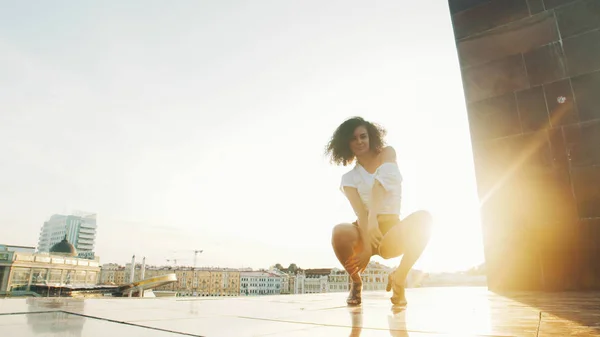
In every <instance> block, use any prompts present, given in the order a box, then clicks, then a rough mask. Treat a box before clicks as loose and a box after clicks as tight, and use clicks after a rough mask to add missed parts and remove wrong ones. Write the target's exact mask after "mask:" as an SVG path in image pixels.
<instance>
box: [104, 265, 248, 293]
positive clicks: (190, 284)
mask: <svg viewBox="0 0 600 337" xmlns="http://www.w3.org/2000/svg"><path fill="white" fill-rule="evenodd" d="M143 270H144V272H143V273H144V275H143V278H144V279H147V278H152V277H156V276H163V275H168V274H175V275H176V277H177V281H176V282H173V283H170V284H167V285H164V286H160V287H157V288H156V289H155V292H156V293H161V292H171V293H174V294H176V295H177V296H239V294H240V271H239V270H236V269H225V268H192V267H165V266H161V267H156V266H144V268H143ZM130 280H131V264H127V265H125V266H121V265H118V264H114V263H108V264H104V265H102V271H101V273H100V283H101V284H107V285H108V284H117V285H120V284H125V283H129V281H130ZM133 280H134V281H140V280H142V265H141V264H136V265H135V271H134V277H133Z"/></svg>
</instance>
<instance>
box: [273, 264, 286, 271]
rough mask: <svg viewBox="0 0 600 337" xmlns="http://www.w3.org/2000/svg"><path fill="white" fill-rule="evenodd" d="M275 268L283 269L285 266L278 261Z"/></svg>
mask: <svg viewBox="0 0 600 337" xmlns="http://www.w3.org/2000/svg"><path fill="white" fill-rule="evenodd" d="M275 269H277V270H283V269H284V268H283V266H282V265H281V264H280V263H276V264H275Z"/></svg>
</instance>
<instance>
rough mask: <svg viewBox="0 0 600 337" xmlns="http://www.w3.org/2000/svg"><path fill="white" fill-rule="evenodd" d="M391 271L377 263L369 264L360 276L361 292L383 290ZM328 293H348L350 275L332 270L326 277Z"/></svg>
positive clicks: (338, 270)
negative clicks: (361, 281)
mask: <svg viewBox="0 0 600 337" xmlns="http://www.w3.org/2000/svg"><path fill="white" fill-rule="evenodd" d="M392 271H393V269H392V268H389V267H386V266H384V265H382V264H379V263H377V262H371V263H369V265H368V266H367V268H366V269H365V271H364V272H363V273H362V274H361V277H362V280H363V290H367V291H368V290H385V287H386V286H387V281H388V275H389V274H390V273H391V272H392ZM328 286H329V292H346V291H350V275H348V273H347V272H346V271H345V270H340V269H333V270H331V273H330V274H329V277H328Z"/></svg>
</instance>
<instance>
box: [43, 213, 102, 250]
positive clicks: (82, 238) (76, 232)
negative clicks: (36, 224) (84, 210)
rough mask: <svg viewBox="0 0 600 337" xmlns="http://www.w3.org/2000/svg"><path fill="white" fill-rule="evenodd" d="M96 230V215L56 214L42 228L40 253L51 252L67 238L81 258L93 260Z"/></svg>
mask: <svg viewBox="0 0 600 337" xmlns="http://www.w3.org/2000/svg"><path fill="white" fill-rule="evenodd" d="M96 228H97V226H96V214H77V215H60V214H54V215H53V216H51V217H50V219H49V220H48V221H46V222H44V226H42V230H41V233H40V240H39V243H38V252H49V251H50V248H51V247H52V246H53V245H55V244H56V243H58V242H60V241H62V240H63V239H64V238H65V237H66V238H67V241H69V242H70V243H71V244H73V246H75V248H76V249H77V253H78V256H79V257H80V258H84V259H91V260H93V259H94V257H95V256H94V244H95V242H96Z"/></svg>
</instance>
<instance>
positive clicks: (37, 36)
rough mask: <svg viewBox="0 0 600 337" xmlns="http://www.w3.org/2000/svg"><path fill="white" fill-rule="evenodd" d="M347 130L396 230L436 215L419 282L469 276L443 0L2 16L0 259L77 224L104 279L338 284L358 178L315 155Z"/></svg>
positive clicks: (458, 112) (61, 5) (466, 157)
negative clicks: (156, 270)
mask: <svg viewBox="0 0 600 337" xmlns="http://www.w3.org/2000/svg"><path fill="white" fill-rule="evenodd" d="M356 115H359V116H362V117H364V118H366V119H368V120H370V121H373V122H377V123H379V124H381V125H382V126H384V127H385V128H386V129H387V131H388V137H387V143H388V144H389V145H391V146H393V147H394V148H395V149H396V152H397V154H398V164H399V166H400V169H401V171H402V174H403V176H404V185H403V205H402V216H406V215H408V214H410V213H411V212H413V211H416V210H419V209H426V210H429V211H430V212H431V213H432V215H433V216H434V219H435V230H434V235H433V238H432V241H431V243H430V245H429V246H428V248H427V250H426V252H425V254H424V255H423V257H422V258H421V260H419V261H418V263H417V265H416V266H415V267H416V268H420V269H423V270H428V271H454V270H460V269H466V268H469V267H471V266H474V265H476V264H479V263H482V262H483V249H482V242H481V241H482V237H481V229H480V223H479V201H478V199H477V193H476V184H475V178H474V169H473V158H472V152H471V145H470V136H469V132H468V124H467V115H466V108H465V103H464V96H463V90H462V83H461V78H460V71H459V66H458V59H457V54H456V49H455V42H454V37H453V33H452V26H451V21H450V15H449V11H448V8H447V4H446V3H445V2H444V1H437V0H435V1H434V0H423V1H419V2H410V5H406V3H405V2H402V1H391V0H389V1H386V0H382V1H376V2H364V1H356V0H350V1H326V2H323V1H315V0H306V1H295V2H291V1H277V0H270V1H267V0H260V1H237V0H222V1H192V0H189V1H188V0H182V1H177V2H165V1H153V0H143V1H142V0H128V1H113V2H108V1H103V2H99V1H97V2H72V1H52V2H47V1H39V0H38V1H28V2H20V1H0V154H1V155H0V228H2V235H1V240H2V241H3V242H2V243H6V244H13V245H31V246H35V245H37V240H38V236H39V231H40V228H41V226H42V225H43V223H44V221H45V220H47V219H48V218H49V217H50V216H51V215H52V214H65V213H71V212H74V211H84V212H92V213H96V214H97V219H98V232H97V240H96V254H97V255H98V256H100V261H101V263H108V262H117V263H126V262H128V261H129V260H130V259H131V256H132V255H133V254H135V255H136V256H137V257H138V259H140V258H141V257H142V256H145V257H146V259H147V263H149V264H156V265H162V264H173V262H172V261H169V262H167V259H169V260H175V259H177V260H178V262H177V263H178V265H191V264H193V257H194V252H193V251H194V250H203V253H202V254H200V255H199V256H198V266H220V267H232V268H239V267H251V268H266V267H269V266H271V265H273V264H275V263H281V264H282V265H285V266H287V265H289V264H290V263H296V264H297V265H298V266H299V267H301V268H319V267H338V268H339V267H341V265H340V263H339V262H338V261H337V260H336V258H335V255H334V254H333V251H332V249H331V244H330V242H331V241H330V240H331V230H332V228H333V226H335V225H336V224H338V223H344V222H352V221H353V220H354V215H353V212H352V209H351V207H350V205H349V203H348V201H347V200H346V199H345V197H344V196H343V194H342V193H341V192H340V191H339V189H338V187H339V183H340V178H341V175H342V174H343V173H345V172H346V171H348V170H349V169H350V168H351V167H336V166H333V165H331V164H329V162H328V160H327V158H326V157H325V156H324V147H325V145H326V144H327V141H328V140H329V138H330V137H331V134H332V133H333V131H334V130H335V128H336V127H337V126H338V125H339V124H340V123H341V122H343V121H344V120H345V119H347V118H349V117H352V116H356ZM375 260H376V261H379V262H384V261H383V260H382V259H377V258H376V259H375ZM398 261H399V259H392V260H389V261H385V262H384V263H386V264H387V265H390V266H394V265H397V264H398Z"/></svg>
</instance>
